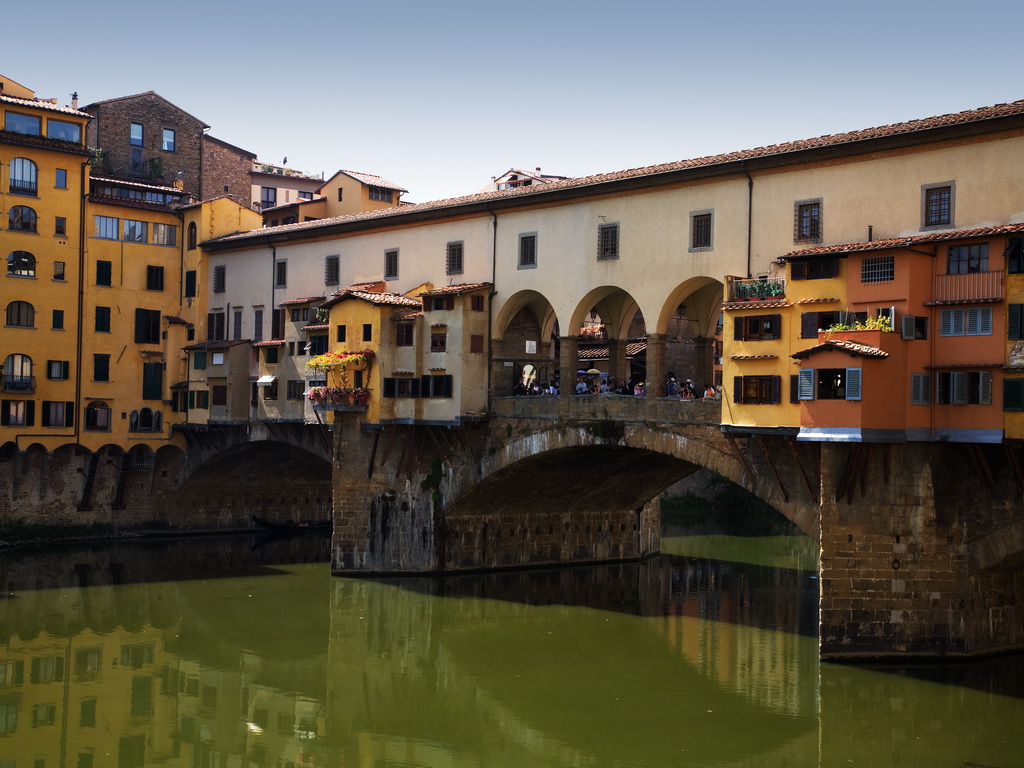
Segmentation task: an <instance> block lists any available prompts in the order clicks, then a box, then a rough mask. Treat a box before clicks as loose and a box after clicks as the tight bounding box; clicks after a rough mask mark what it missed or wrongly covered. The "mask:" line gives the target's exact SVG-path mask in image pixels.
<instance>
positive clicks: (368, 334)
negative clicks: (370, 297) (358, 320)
mask: <svg viewBox="0 0 1024 768" xmlns="http://www.w3.org/2000/svg"><path fill="white" fill-rule="evenodd" d="M363 341H373V326H372V325H371V324H370V323H363Z"/></svg>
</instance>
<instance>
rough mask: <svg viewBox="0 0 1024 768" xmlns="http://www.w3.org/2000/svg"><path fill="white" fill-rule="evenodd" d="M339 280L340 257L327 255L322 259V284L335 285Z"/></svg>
mask: <svg viewBox="0 0 1024 768" xmlns="http://www.w3.org/2000/svg"><path fill="white" fill-rule="evenodd" d="M340 282H341V257H340V256H327V257H326V258H325V259H324V285H337V284H338V283H340Z"/></svg>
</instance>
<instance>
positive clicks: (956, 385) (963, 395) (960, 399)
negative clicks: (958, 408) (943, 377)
mask: <svg viewBox="0 0 1024 768" xmlns="http://www.w3.org/2000/svg"><path fill="white" fill-rule="evenodd" d="M949 381H950V389H951V390H952V393H951V394H952V397H951V398H950V402H951V403H953V404H955V405H966V404H967V373H966V372H964V371H953V372H952V373H950V374H949Z"/></svg>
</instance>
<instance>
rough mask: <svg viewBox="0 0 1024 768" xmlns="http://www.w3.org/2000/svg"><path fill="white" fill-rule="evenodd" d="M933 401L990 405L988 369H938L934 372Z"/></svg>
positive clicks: (948, 403)
mask: <svg viewBox="0 0 1024 768" xmlns="http://www.w3.org/2000/svg"><path fill="white" fill-rule="evenodd" d="M935 402H936V403H939V404H940V405H991V404H992V374H991V373H989V372H988V371H940V372H939V373H936V374H935Z"/></svg>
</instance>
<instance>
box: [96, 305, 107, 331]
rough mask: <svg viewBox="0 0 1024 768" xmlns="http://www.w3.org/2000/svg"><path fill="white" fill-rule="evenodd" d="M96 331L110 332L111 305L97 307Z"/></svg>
mask: <svg viewBox="0 0 1024 768" xmlns="http://www.w3.org/2000/svg"><path fill="white" fill-rule="evenodd" d="M96 332H97V333H109V332H110V307H96Z"/></svg>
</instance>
